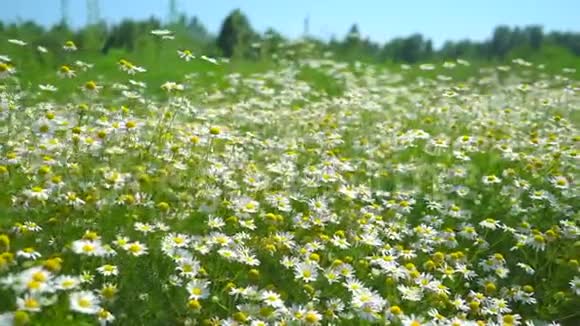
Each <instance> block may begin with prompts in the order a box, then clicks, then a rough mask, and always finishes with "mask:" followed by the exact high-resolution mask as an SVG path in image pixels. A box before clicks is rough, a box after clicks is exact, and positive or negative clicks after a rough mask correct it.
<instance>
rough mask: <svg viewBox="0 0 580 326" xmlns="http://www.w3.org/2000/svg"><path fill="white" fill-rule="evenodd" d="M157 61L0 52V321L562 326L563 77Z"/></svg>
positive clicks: (518, 70) (298, 62) (574, 109)
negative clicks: (44, 56) (41, 57)
mask: <svg viewBox="0 0 580 326" xmlns="http://www.w3.org/2000/svg"><path fill="white" fill-rule="evenodd" d="M157 44H158V46H159V48H158V49H157V50H156V51H151V52H148V56H145V55H143V54H139V53H132V54H131V53H127V52H123V51H120V50H119V51H117V50H112V51H111V52H110V53H108V54H107V55H103V54H101V53H98V52H97V51H87V50H83V49H82V48H79V49H78V50H75V51H65V50H60V52H58V53H51V52H49V53H46V54H39V53H38V51H37V50H36V49H35V48H34V47H32V46H30V45H18V44H14V42H12V43H6V42H5V43H4V44H3V45H2V47H3V49H2V50H0V54H1V55H4V56H3V57H0V325H12V324H15V325H25V324H32V325H93V324H99V323H100V324H109V323H112V324H113V325H197V324H200V325H331V324H332V325H374V324H379V325H405V326H410V325H412V326H420V325H437V326H439V325H446V326H447V325H454V326H455V325H468V326H469V325H505V326H512V325H514V326H515V325H579V324H580V308H579V307H580V263H579V262H580V241H579V240H580V239H579V237H580V225H579V224H580V215H579V213H578V206H579V204H578V203H579V200H578V195H579V191H578V190H579V188H578V185H577V176H578V150H579V147H578V146H579V141H580V133H579V131H578V122H579V121H580V117H579V111H578V110H579V109H580V82H579V72H578V71H576V70H575V69H573V68H574V67H575V62H577V58H572V59H570V60H569V61H567V62H565V63H562V62H551V61H546V62H527V61H525V60H514V61H508V62H502V63H498V64H490V63H479V62H471V63H470V62H467V61H463V60H449V61H447V62H436V63H434V64H414V65H408V66H401V65H399V64H396V65H395V64H392V63H390V64H375V63H364V62H352V61H350V62H342V61H341V60H339V59H334V58H333V56H321V55H315V54H314V53H311V52H308V51H307V50H305V49H307V48H308V47H307V46H303V45H297V46H296V52H294V54H293V55H288V56H278V57H274V58H273V59H270V60H260V61H247V60H233V61H232V62H228V61H226V60H221V59H216V60H217V61H214V59H212V58H205V59H204V58H201V54H196V56H197V57H196V58H193V59H192V60H190V61H185V60H183V58H180V56H179V55H178V52H177V50H179V49H180V47H179V46H178V45H179V44H176V43H175V42H173V43H172V42H171V41H163V42H159V43H157ZM5 46H6V47H5ZM4 47H5V48H4ZM5 49H6V50H5ZM301 51H302V52H301ZM155 53H156V54H155ZM39 55H40V56H42V55H46V56H49V57H50V59H46V61H45V62H44V63H43V61H42V60H36V59H35V58H37V57H38V56H39ZM133 58H137V59H133ZM138 59H140V61H139V60H138ZM78 60H80V61H81V62H80V63H79V62H78ZM133 60H134V61H135V62H133ZM574 60H576V61H574ZM53 62H59V63H58V64H57V65H55V64H53ZM570 64H572V65H571V66H570ZM140 67H142V68H143V70H146V71H139V68H140Z"/></svg>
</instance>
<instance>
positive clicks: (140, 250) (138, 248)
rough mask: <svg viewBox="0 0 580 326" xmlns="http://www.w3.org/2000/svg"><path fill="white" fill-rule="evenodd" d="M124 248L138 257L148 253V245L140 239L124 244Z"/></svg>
mask: <svg viewBox="0 0 580 326" xmlns="http://www.w3.org/2000/svg"><path fill="white" fill-rule="evenodd" d="M123 249H125V250H126V251H127V252H128V253H130V254H131V255H133V256H136V257H138V256H142V255H146V254H147V252H148V249H147V247H146V246H145V245H144V244H142V243H140V242H139V241H135V242H130V243H127V244H126V245H125V246H123Z"/></svg>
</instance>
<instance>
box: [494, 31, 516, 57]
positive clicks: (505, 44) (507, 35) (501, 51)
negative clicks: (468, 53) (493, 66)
mask: <svg viewBox="0 0 580 326" xmlns="http://www.w3.org/2000/svg"><path fill="white" fill-rule="evenodd" d="M511 38H512V33H511V30H510V28H509V27H508V26H498V27H496V28H495V30H494V31H493V36H492V38H491V43H490V48H489V49H490V51H491V53H490V54H491V56H492V57H498V58H504V57H505V55H506V54H507V53H508V51H509V50H510V48H511V45H512V39H511Z"/></svg>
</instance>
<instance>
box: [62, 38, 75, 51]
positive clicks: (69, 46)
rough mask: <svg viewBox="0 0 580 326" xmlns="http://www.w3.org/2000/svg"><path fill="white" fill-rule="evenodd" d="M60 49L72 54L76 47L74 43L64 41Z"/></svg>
mask: <svg viewBox="0 0 580 326" xmlns="http://www.w3.org/2000/svg"><path fill="white" fill-rule="evenodd" d="M62 48H63V49H64V50H65V51H69V52H73V51H76V50H77V46H76V44H75V42H73V41H70V40H69V41H66V42H65V43H64V45H63V46H62Z"/></svg>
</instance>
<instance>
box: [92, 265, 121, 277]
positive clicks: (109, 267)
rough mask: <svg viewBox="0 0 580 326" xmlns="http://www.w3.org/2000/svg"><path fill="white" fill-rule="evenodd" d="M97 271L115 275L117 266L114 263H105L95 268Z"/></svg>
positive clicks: (105, 274)
mask: <svg viewBox="0 0 580 326" xmlns="http://www.w3.org/2000/svg"><path fill="white" fill-rule="evenodd" d="M97 272H99V273H100V274H101V275H103V276H117V275H119V268H118V267H117V266H115V265H110V264H105V265H102V266H100V267H99V268H97Z"/></svg>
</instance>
